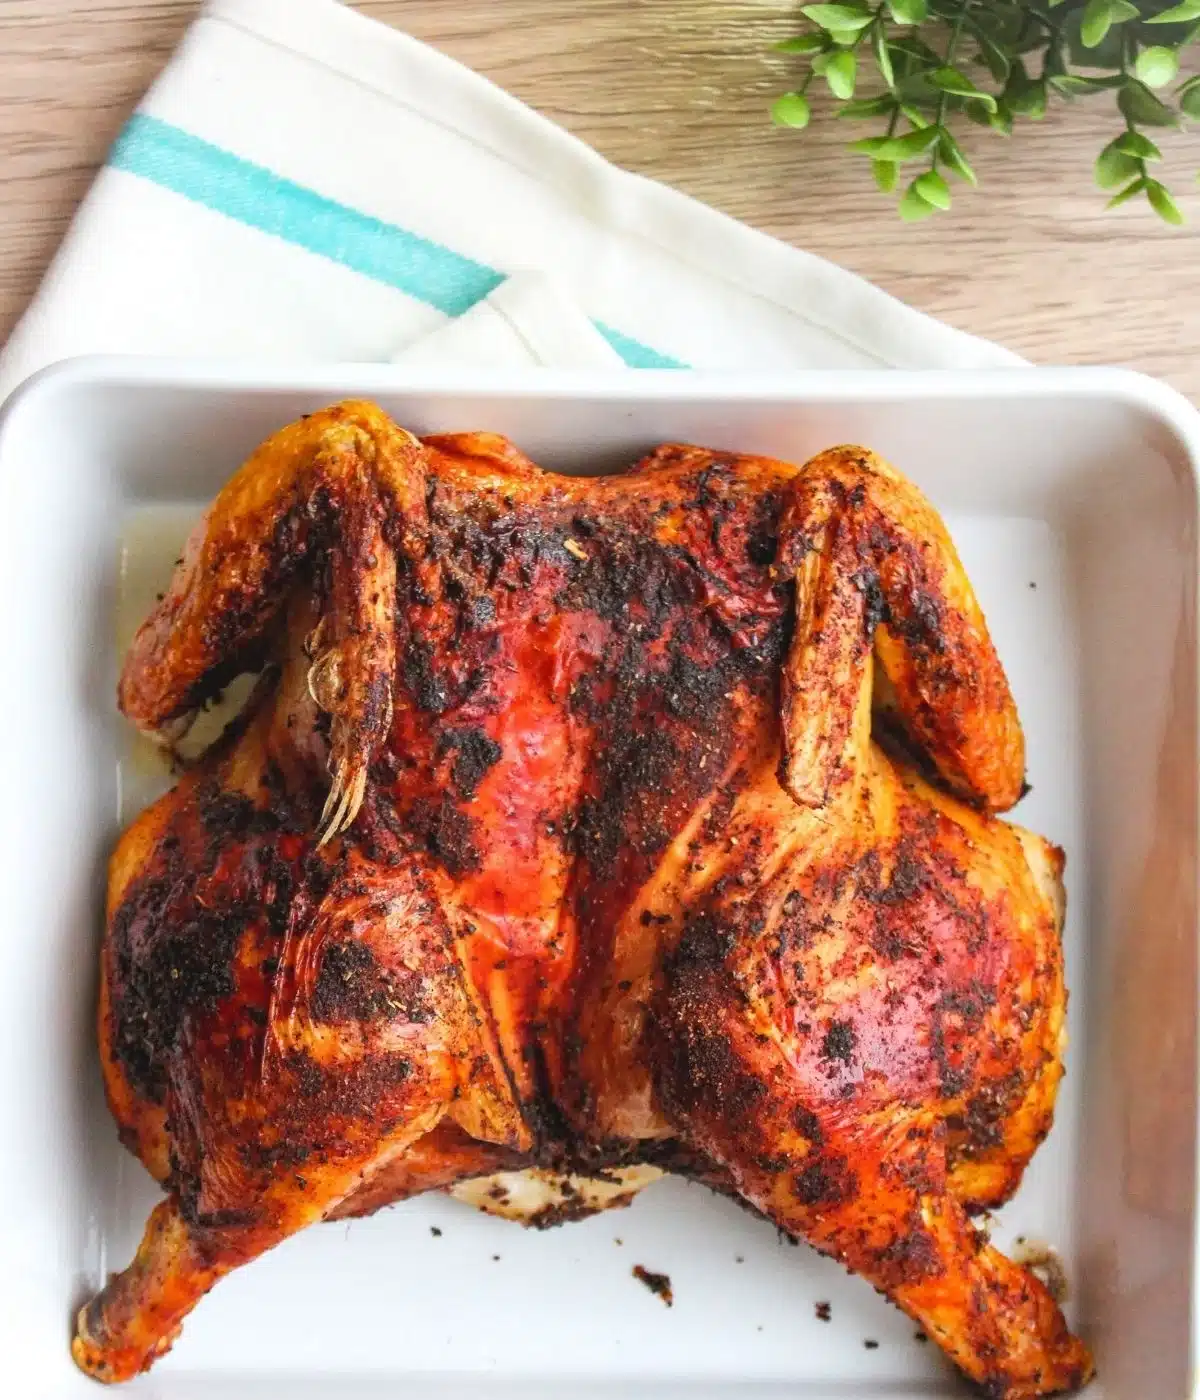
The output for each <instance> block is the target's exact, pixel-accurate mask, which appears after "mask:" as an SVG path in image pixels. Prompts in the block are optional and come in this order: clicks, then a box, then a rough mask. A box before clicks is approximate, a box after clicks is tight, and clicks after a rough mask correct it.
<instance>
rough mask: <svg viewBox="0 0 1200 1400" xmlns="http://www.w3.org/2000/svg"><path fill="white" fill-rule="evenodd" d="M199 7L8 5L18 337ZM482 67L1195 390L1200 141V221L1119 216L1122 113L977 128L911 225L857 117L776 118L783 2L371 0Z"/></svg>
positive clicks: (679, 175) (84, 0) (537, 100)
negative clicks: (134, 112) (933, 206)
mask: <svg viewBox="0 0 1200 1400" xmlns="http://www.w3.org/2000/svg"><path fill="white" fill-rule="evenodd" d="M198 8H199V5H198V3H197V2H196V0H0V179H2V180H3V196H2V199H0V339H3V337H4V336H5V335H6V334H7V331H8V329H9V328H10V327H11V326H12V325H13V323H14V322H15V320H16V318H17V317H18V316H19V315H20V313H21V310H22V308H23V307H24V305H25V303H26V302H27V300H28V298H29V296H30V295H31V293H32V292H33V290H34V288H35V286H36V285H37V282H38V279H39V278H40V276H41V274H42V271H43V269H44V268H45V266H46V263H47V260H48V259H49V257H50V256H51V254H52V253H53V251H54V248H55V246H56V244H57V242H58V240H59V238H60V236H61V234H62V231H63V228H64V227H65V225H66V222H67V220H68V219H69V217H70V215H71V211H72V209H73V208H74V206H75V204H76V202H77V201H78V199H79V197H80V196H81V195H82V193H83V192H84V190H85V189H86V188H87V185H88V182H89V180H90V179H91V176H92V172H93V170H94V169H95V167H96V165H97V163H98V162H99V161H100V160H102V158H103V156H104V153H105V150H106V149H107V147H108V144H109V142H110V141H111V140H112V138H113V137H114V135H115V134H116V132H117V130H118V128H119V127H120V125H121V123H122V121H123V120H124V118H125V117H126V115H127V114H128V113H129V111H130V110H131V109H132V107H133V106H134V104H135V102H136V101H137V99H138V97H139V96H140V94H141V93H142V91H143V90H144V89H145V87H146V86H147V84H148V83H149V82H150V81H151V79H152V78H153V77H154V74H155V73H156V71H157V70H158V68H159V67H160V66H161V64H162V62H163V60H164V59H165V58H166V56H167V54H168V53H169V52H170V51H171V49H172V47H173V46H174V45H175V44H176V42H177V41H178V39H179V37H180V35H181V34H182V33H183V30H184V28H185V26H186V25H187V23H188V21H189V20H190V19H191V18H192V17H193V15H194V14H195V12H196V11H197V9H198ZM357 8H358V9H360V10H363V11H365V12H366V13H368V14H371V15H374V16H375V17H377V18H378V19H382V20H387V21H389V22H390V23H393V24H397V25H401V26H403V27H405V28H406V29H408V30H409V32H411V33H412V34H415V35H416V36H418V37H419V38H421V39H425V40H428V41H429V42H431V43H433V44H435V45H437V46H438V47H439V48H442V49H444V50H445V51H446V52H447V53H449V54H451V55H453V56H454V57H455V58H458V59H461V60H462V61H463V62H464V63H467V64H469V65H471V66H472V67H474V68H476V69H478V70H479V71H481V72H483V73H486V74H487V75H488V76H489V77H491V78H493V79H495V80H496V81H497V82H498V83H500V84H502V85H503V86H504V87H506V88H508V89H509V90H510V91H511V92H513V93H515V94H516V95H517V96H518V97H520V98H522V99H524V100H525V101H526V102H529V103H530V104H532V105H533V106H534V107H537V108H539V109H540V110H541V111H543V112H545V113H546V114H547V115H549V116H551V117H553V118H554V119H555V120H556V121H558V122H560V123H562V124H563V125H564V126H566V127H568V128H569V129H570V130H571V131H573V132H574V133H575V134H576V135H578V136H581V137H582V138H583V139H584V140H585V141H589V142H591V143H592V144H593V145H594V146H596V147H598V148H599V149H600V150H601V151H602V152H603V153H604V154H605V155H607V156H609V157H610V158H611V159H613V160H614V161H617V162H619V163H620V164H622V165H625V166H628V167H629V168H630V169H633V170H637V171H640V172H643V173H645V174H648V175H652V176H654V177H655V178H657V179H660V180H665V181H668V182H670V183H672V184H674V185H678V186H679V187H680V188H682V189H684V190H686V191H687V192H688V193H690V194H693V195H696V196H697V197H699V198H700V199H703V200H707V201H708V202H709V203H712V204H715V205H717V206H718V207H719V208H721V209H724V210H725V211H726V212H728V213H730V214H733V215H735V216H736V217H738V218H740V219H745V220H747V221H748V222H749V223H752V224H756V225H757V226H758V227H759V228H762V229H765V230H766V231H767V232H768V233H773V234H776V235H778V236H779V237H780V238H785V239H788V240H790V241H792V242H794V243H796V244H798V245H800V246H802V247H805V248H808V249H811V250H812V251H813V252H816V253H821V254H824V255H825V256H826V257H829V258H833V259H836V260H837V261H838V262H840V263H842V264H844V265H845V266H847V267H849V268H852V269H853V270H855V271H856V272H860V273H862V274H863V275H864V276H866V277H869V278H871V279H872V280H873V281H875V282H877V283H879V284H880V285H881V286H883V287H885V288H887V289H888V290H889V291H891V292H893V293H895V294H896V295H897V296H900V297H902V298H903V299H904V300H906V301H908V302H910V303H911V304H913V305H914V306H918V307H920V308H922V309H923V310H925V311H929V312H932V313H933V314H934V315H937V316H941V317H943V318H944V319H946V320H948V321H950V322H952V323H953V324H955V325H957V326H961V327H964V328H965V329H967V330H971V331H974V332H976V333H977V334H979V335H984V336H990V337H992V338H994V339H997V340H1001V341H1003V342H1004V343H1006V344H1007V345H1009V346H1011V347H1012V348H1013V349H1015V350H1018V351H1021V352H1023V353H1024V354H1026V355H1028V356H1030V357H1031V358H1032V359H1035V360H1039V361H1042V362H1060V363H1062V362H1071V363H1088V362H1097V361H1101V362H1113V363H1119V364H1128V365H1133V366H1136V367H1137V368H1139V369H1143V370H1146V371H1148V372H1150V373H1152V374H1157V375H1160V376H1162V377H1163V378H1165V379H1168V380H1169V381H1170V382H1171V383H1173V384H1175V385H1176V386H1177V387H1178V388H1180V389H1182V390H1183V391H1184V392H1186V393H1188V394H1190V395H1191V396H1192V397H1193V398H1196V399H1200V189H1198V188H1197V186H1196V184H1195V182H1194V172H1195V171H1196V170H1197V168H1198V167H1200V132H1197V131H1192V132H1189V133H1187V134H1185V135H1182V136H1169V137H1168V145H1169V150H1168V157H1169V158H1168V162H1167V176H1166V178H1167V179H1168V180H1169V181H1170V183H1171V185H1172V188H1173V189H1174V190H1175V191H1176V192H1177V194H1178V196H1179V198H1180V203H1181V204H1182V205H1183V207H1184V209H1185V212H1186V213H1187V214H1188V215H1189V224H1188V226H1187V227H1186V228H1185V229H1183V230H1171V229H1168V228H1166V227H1165V226H1162V225H1160V224H1159V223H1158V221H1157V220H1156V219H1155V218H1153V216H1151V215H1150V214H1149V213H1148V211H1147V210H1146V209H1145V208H1144V207H1143V206H1142V205H1141V204H1140V203H1136V204H1131V205H1128V206H1126V207H1125V208H1124V209H1121V210H1119V211H1117V212H1116V213H1113V214H1107V213H1105V212H1104V201H1103V198H1102V197H1101V196H1100V195H1099V193H1098V191H1096V190H1095V189H1094V188H1093V186H1092V182H1091V163H1092V159H1093V157H1094V155H1095V153H1096V151H1097V150H1098V149H1099V148H1100V146H1101V145H1102V144H1103V143H1104V141H1105V140H1107V139H1108V137H1109V136H1110V135H1112V134H1115V131H1116V129H1118V128H1117V127H1116V126H1115V125H1114V117H1113V114H1112V113H1111V111H1108V110H1106V108H1107V102H1106V99H1104V98H1095V99H1092V102H1093V103H1095V104H1098V105H1095V106H1088V107H1085V106H1084V105H1082V104H1077V105H1075V106H1073V107H1072V108H1070V109H1069V110H1062V109H1060V110H1058V111H1057V112H1056V113H1054V114H1053V115H1052V116H1051V117H1050V118H1049V119H1048V120H1046V121H1045V122H1044V123H1043V124H1042V125H1041V126H1040V127H1029V128H1027V129H1026V130H1025V131H1024V132H1023V133H1022V136H1021V139H1020V140H1019V141H1017V142H1015V143H1010V142H1006V141H1004V140H1003V139H1002V138H1000V137H995V136H992V135H990V134H985V133H983V132H978V131H977V130H976V129H975V128H971V135H972V138H973V141H972V145H973V149H972V157H973V159H974V160H975V164H976V167H977V169H978V170H979V172H980V175H981V177H982V179H983V181H984V184H985V189H984V190H983V191H981V192H978V193H974V194H972V193H970V192H964V194H963V195H962V196H960V197H959V198H958V199H957V200H956V204H955V208H954V211H953V212H952V213H951V214H949V215H947V216H940V217H938V218H936V219H933V220H930V221H928V222H926V223H924V224H920V225H916V226H905V225H902V224H900V223H899V222H898V220H897V219H896V218H895V216H894V214H893V212H892V211H891V209H890V208H889V206H888V205H887V203H886V202H885V201H884V200H883V199H882V198H881V197H880V196H879V195H877V194H876V193H875V191H874V188H873V186H872V185H871V183H870V178H869V174H868V171H867V168H866V166H865V163H862V162H861V158H853V159H851V158H850V157H848V156H847V155H846V154H845V153H844V152H843V151H842V150H841V143H842V142H843V141H845V140H846V139H847V137H848V134H849V133H848V131H847V127H846V124H844V123H835V122H832V121H824V122H818V123H816V124H815V125H814V126H813V127H812V128H810V130H809V131H808V132H806V133H804V135H803V136H800V135H798V134H796V133H793V132H789V131H782V130H774V129H773V128H772V127H771V126H770V125H769V123H768V120H767V107H768V104H769V102H770V100H771V98H772V96H773V95H774V94H776V93H777V92H780V91H783V90H785V89H786V88H787V86H788V85H789V73H790V72H791V71H794V70H793V64H794V60H789V59H787V58H785V57H784V56H782V55H779V54H775V53H772V52H771V51H770V44H771V43H772V42H773V41H774V40H775V39H778V38H781V37H783V36H784V35H786V34H787V33H789V32H790V31H791V30H792V28H793V26H792V24H791V23H790V20H789V16H790V15H791V14H794V13H795V5H794V4H792V3H789V0H453V3H451V0H358V3H357Z"/></svg>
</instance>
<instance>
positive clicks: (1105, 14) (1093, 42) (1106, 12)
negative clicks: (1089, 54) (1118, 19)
mask: <svg viewBox="0 0 1200 1400" xmlns="http://www.w3.org/2000/svg"><path fill="white" fill-rule="evenodd" d="M1112 22H1113V16H1112V6H1111V5H1110V4H1109V0H1088V2H1087V4H1086V5H1085V6H1084V7H1083V18H1082V19H1081V20H1080V22H1079V37H1080V38H1081V39H1082V40H1083V45H1084V48H1088V49H1094V48H1095V47H1096V46H1097V44H1099V43H1101V42H1102V41H1103V39H1104V36H1105V35H1106V34H1107V33H1108V31H1109V30H1110V29H1111V28H1112Z"/></svg>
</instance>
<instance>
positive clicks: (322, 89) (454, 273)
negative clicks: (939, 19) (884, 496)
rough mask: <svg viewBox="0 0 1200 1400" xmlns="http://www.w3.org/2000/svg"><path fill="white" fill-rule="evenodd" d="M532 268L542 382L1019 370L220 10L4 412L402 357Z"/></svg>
mask: <svg viewBox="0 0 1200 1400" xmlns="http://www.w3.org/2000/svg"><path fill="white" fill-rule="evenodd" d="M764 119H765V118H764ZM881 217H884V215H883V214H882V213H881ZM525 270H539V271H541V272H543V273H546V274H550V275H551V276H552V277H553V279H554V286H556V287H557V288H558V289H559V291H558V292H557V293H551V292H548V291H547V289H546V284H544V283H542V282H540V281H538V280H536V279H535V281H533V282H527V283H525V284H524V285H523V286H522V288H521V289H520V290H519V293H518V294H517V295H515V296H514V297H511V298H508V300H509V302H510V309H511V306H512V305H518V306H520V307H521V308H524V309H525V310H526V311H529V310H532V311H533V312H534V315H533V320H532V322H531V324H533V323H536V325H537V327H538V330H537V331H536V333H535V336H534V343H532V344H531V343H530V342H529V341H528V339H527V336H528V334H529V332H528V330H521V329H519V328H517V327H516V326H515V324H514V323H513V322H512V321H511V319H506V313H505V312H504V309H503V308H504V304H505V301H506V297H505V294H504V293H503V292H501V293H500V295H499V297H497V298H496V301H495V303H493V306H494V308H496V309H494V312H493V314H492V315H491V318H490V319H491V322H492V325H491V330H492V332H494V333H495V334H497V335H500V338H501V340H503V339H504V337H505V335H506V334H507V335H509V338H510V349H511V348H513V345H514V344H517V343H519V344H520V345H521V346H523V348H524V351H527V352H530V354H529V358H530V359H532V360H534V361H536V360H542V359H551V360H554V361H555V362H557V363H561V362H562V361H563V360H564V359H565V360H566V361H567V362H568V363H571V364H576V363H578V364H582V363H584V362H587V363H591V362H592V359H591V358H590V357H591V356H592V354H593V352H595V349H596V346H595V342H596V339H597V338H599V339H600V340H602V341H603V342H605V343H606V344H607V346H608V347H610V349H611V351H612V352H613V354H611V355H609V357H608V358H609V359H610V360H613V359H614V358H615V360H619V361H620V362H621V363H623V364H625V365H629V366H633V367H645V368H649V367H661V368H670V367H678V366H683V365H696V366H702V367H705V368H726V367H727V368H741V369H745V368H770V369H774V370H779V369H787V368H796V369H804V368H821V369H826V368H852V367H858V366H865V367H876V368H877V367H879V366H881V365H882V366H896V367H905V368H935V367H970V366H1000V365H1010V364H1017V363H1020V361H1019V360H1018V359H1017V357H1015V356H1013V355H1011V354H1009V353H1008V352H1007V351H1004V350H1002V349H1000V348H999V347H997V346H993V345H990V344H987V343H986V342H984V341H980V340H977V339H975V338H974V337H971V336H968V335H965V334H963V333H961V332H959V331H955V330H952V329H951V328H950V327H948V326H944V325H942V324H940V323H938V322H936V321H934V320H931V319H930V318H928V317H926V316H923V315H921V314H919V313H917V312H915V311H912V310H910V309H909V308H908V307H905V306H903V305H902V304H901V303H899V302H897V301H895V300H894V299H893V298H891V297H889V296H887V295H885V294H884V293H883V292H881V291H879V290H878V289H876V288H874V287H871V286H870V285H869V284H867V283H865V282H863V281H862V280H861V279H860V278H858V277H855V276H853V275H851V274H850V273H848V272H846V271H844V270H843V269H841V268H838V267H835V266H833V265H832V264H830V263H827V262H825V261H823V260H822V259H820V258H816V257H813V256H812V255H810V254H807V253H804V252H801V251H798V250H796V249H794V248H790V247H788V246H787V245H785V244H783V243H780V242H778V241H776V240H774V239H771V238H768V237H766V236H765V235H763V234H760V233H756V232H754V231H753V230H752V229H749V228H747V227H745V226H744V225H741V224H738V223H736V222H735V221H733V220H732V219H729V218H726V217H724V216H723V215H721V214H718V213H716V212H715V211H713V210H711V209H708V208H705V207H704V206H703V205H700V204H697V203H696V202H695V201H693V200H690V199H687V198H686V197H684V196H683V195H681V194H678V193H677V192H675V191H672V190H669V189H667V188H665V187H663V186H661V185H658V184H655V183H653V182H652V181H649V180H645V179H642V178H640V177H638V176H634V175H630V174H628V173H626V172H624V171H621V170H618V169H616V168H614V167H613V166H611V165H610V164H608V163H607V162H606V161H604V160H603V159H601V157H600V156H598V155H597V154H596V153H595V152H594V151H592V150H590V149H589V148H588V147H586V146H584V145H582V144H581V143H580V142H578V141H576V140H575V139H574V138H573V137H571V136H569V135H567V134H566V133H565V132H564V131H562V130H560V129H559V128H558V127H556V126H554V125H553V124H552V123H550V122H548V121H546V120H545V119H544V118H542V117H539V116H538V115H536V114H535V113H534V112H532V111H530V110H529V109H528V108H527V107H524V106H522V105H521V104H520V103H519V102H516V101H515V100H514V99H513V98H511V97H509V96H508V95H507V94H505V93H503V92H501V91H500V90H499V89H498V88H496V87H494V86H493V85H492V84H491V83H489V82H487V81H486V80H485V79H483V78H480V77H479V76H478V75H476V74H474V73H471V72H469V71H468V70H467V69H465V68H463V67H461V66H460V65H458V64H457V63H454V62H453V61H451V60H450V59H448V58H446V57H445V56H444V55H442V54H439V53H437V52H436V51H435V50H433V49H430V48H428V47H426V46H425V45H423V44H420V43H418V42H416V41H415V40H413V39H411V38H409V37H408V36H407V35H405V34H402V33H400V32H398V31H396V30H394V29H391V28H388V27H387V26H385V25H382V24H379V23H377V22H375V21H372V20H369V19H367V18H365V17H364V16H362V15H359V14H357V13H355V12H354V11H353V10H350V9H348V8H346V7H344V6H343V5H340V4H338V3H335V0H210V2H209V3H208V4H207V5H206V6H205V8H204V10H203V11H202V13H201V15H200V17H199V19H198V20H197V21H196V22H195V24H194V25H193V26H192V28H191V30H190V31H189V32H188V34H187V36H186V37H185V39H184V42H183V43H182V45H181V46H180V48H179V50H178V52H177V53H176V54H175V56H174V57H173V58H172V60H171V62H170V63H169V64H168V66H167V68H166V69H165V71H164V72H163V74H162V76H161V77H160V78H159V79H158V81H157V82H156V83H155V85H154V87H153V88H152V89H151V91H150V92H149V93H148V94H147V96H146V98H145V100H144V102H143V103H142V105H141V107H140V108H139V110H138V111H137V112H136V113H135V114H134V115H133V117H132V118H131V119H130V121H129V122H128V124H127V126H126V127H125V129H124V131H123V132H122V134H121V135H120V137H119V139H118V140H117V142H116V144H115V146H114V147H113V150H112V152H111V154H110V156H109V160H108V163H107V164H106V166H105V167H104V169H103V170H102V171H101V173H100V174H99V176H98V177H97V179H96V182H95V184H94V185H93V187H92V189H91V191H90V193H89V194H88V196H87V197H86V199H85V200H84V202H83V204H82V206H81V208H80V210H79V213H78V215H77V217H76V219H75V222H74V224H73V226H72V228H71V230H70V232H69V234H68V236H67V238H66V240H65V242H64V244H63V247H62V249H61V250H60V252H59V254H58V256H57V258H56V259H55V261H54V264H53V266H52V267H51V270H50V272H49V273H48V275H47V277H46V280H45V282H44V283H43V285H42V288H41V290H40V292H39V293H38V295H37V297H36V298H35V300H34V302H33V304H32V306H31V307H30V309H29V311H28V313H27V314H26V316H25V318H24V320H23V321H22V323H21V324H20V326H19V327H18V329H17V330H16V332H15V333H14V334H13V336H12V338H11V340H10V341H9V344H8V346H7V347H6V349H5V352H4V354H3V357H2V358H0V397H3V395H4V394H5V393H6V392H7V391H8V390H9V389H11V388H12V387H13V386H14V385H15V384H16V383H18V382H19V381H20V380H21V379H23V378H24V377H25V376H26V375H27V374H29V373H31V372H32V371H33V370H35V369H37V368H40V367H41V366H42V365H45V364H48V363H51V362H53V361H55V360H58V359H62V358H64V357H66V356H68V355H74V354H81V353H86V352H93V351H107V352H132V353H142V354H159V355H220V356H234V357H247V358H254V359H263V358H269V359H272V360H275V361H286V360H302V361H307V362H310V363H311V362H313V361H382V360H391V359H395V358H397V357H398V356H400V355H401V354H402V353H403V351H404V350H405V347H408V346H411V345H413V344H414V343H415V342H416V341H417V340H419V339H423V338H424V337H426V336H428V335H429V334H430V333H431V332H433V331H435V330H437V329H438V328H439V327H442V326H444V325H445V323H446V322H447V321H450V320H453V319H455V318H457V317H460V316H462V315H463V314H464V313H465V312H467V311H468V310H469V309H470V308H471V307H473V306H476V305H478V304H479V303H481V302H483V301H484V300H485V299H487V298H489V297H490V296H491V294H492V293H493V292H496V291H497V289H499V288H501V287H502V285H503V284H504V283H505V281H506V279H508V278H509V277H511V276H513V275H514V274H516V273H520V272H522V271H525ZM556 305H557V307H558V308H559V309H558V311H556V310H555V306H556ZM502 323H504V324H507V331H504V330H503V329H502ZM479 330H480V326H479V325H478V324H477V325H476V326H475V331H479ZM514 337H515V340H514V339H513V338H514ZM470 339H471V341H472V344H474V345H478V344H479V342H478V340H477V338H476V337H475V335H472V337H470ZM447 343H452V342H447ZM480 353H484V355H485V358H486V356H487V354H488V353H490V354H491V355H492V358H493V359H494V358H495V356H496V354H497V353H499V352H498V349H497V347H496V346H493V350H492V351H491V352H486V351H483V352H480ZM510 363H511V361H510Z"/></svg>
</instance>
